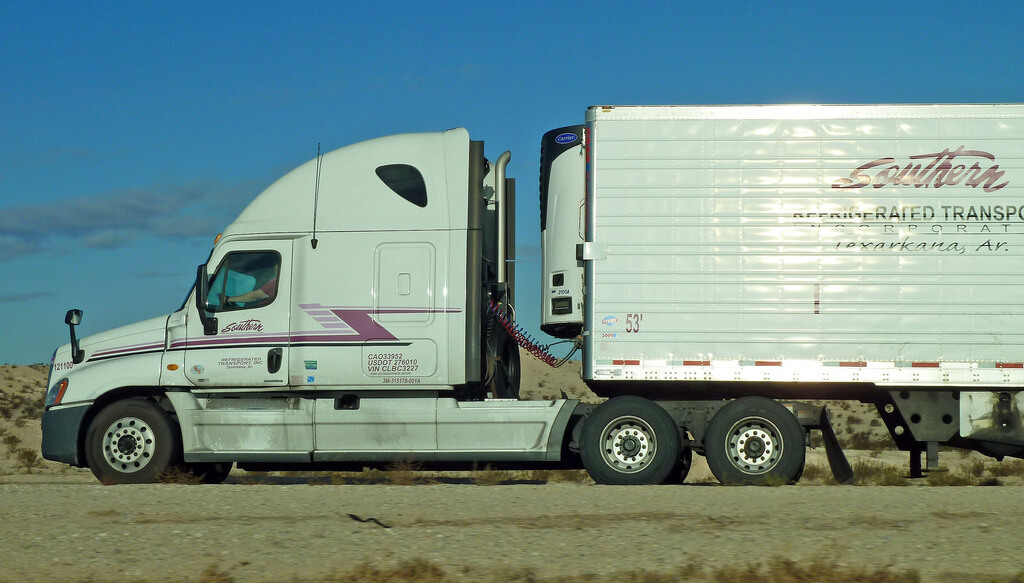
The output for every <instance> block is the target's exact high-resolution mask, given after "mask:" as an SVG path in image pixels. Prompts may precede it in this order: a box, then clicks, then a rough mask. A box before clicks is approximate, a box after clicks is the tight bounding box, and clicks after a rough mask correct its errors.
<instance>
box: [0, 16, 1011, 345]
mask: <svg viewBox="0 0 1024 583" xmlns="http://www.w3.org/2000/svg"><path fill="white" fill-rule="evenodd" d="M1022 21H1024V2H1020V1H1019V0H1017V1H1010V2H983V1H979V2H974V3H952V4H951V3H941V2H939V3H936V2H895V1H892V2H884V3H883V2H855V3H854V2H848V3H833V2H772V1H765V2H728V1H723V2H711V3H690V2H680V1H677V2H664V3H661V2H649V3H626V2H600V1H591V2H586V3H576V2H557V3H555V2H505V3H500V4H499V3H488V2H444V3H440V2H437V3H431V2H386V1H385V2H374V3H342V2H334V3H319V2H304V3H301V4H299V3H272V2H259V3H245V4H242V3H237V4H236V3H224V4H220V3H209V2H201V3H189V2H180V3H178V2H175V3H78V2H69V3H62V2H45V3H30V2H25V3H20V2H6V3H2V4H0V63H2V66H0V363H15V364H28V363H34V362H49V358H50V354H51V353H52V351H53V349H54V348H55V347H56V346H57V345H58V344H61V343H64V342H66V341H67V327H66V326H64V324H63V316H64V312H65V311H66V310H67V309H68V308H72V307H77V308H81V309H83V310H84V311H85V319H84V322H83V325H82V326H81V328H80V333H82V334H91V333H95V332H99V331H102V330H105V329H108V328H112V327H115V326H119V325H122V324H127V323H130V322H134V321H137V320H141V319H144V318H147V317H150V316H156V315H160V314H166V313H169V312H171V311H173V310H174V309H176V308H177V307H178V306H179V305H180V304H181V301H182V299H183V298H184V295H185V293H186V292H187V291H188V288H189V285H190V284H191V282H192V279H193V278H194V274H195V266H196V265H198V264H199V263H201V262H202V261H203V260H204V259H205V257H206V255H207V253H208V252H209V248H210V246H211V244H212V241H213V237H214V236H215V235H216V234H217V233H218V232H220V231H221V230H222V229H223V228H224V227H225V226H226V225H227V224H229V223H230V222H231V220H232V219H233V217H234V216H235V215H236V214H237V212H238V211H240V210H241V209H242V208H244V206H245V205H246V204H247V203H248V201H249V200H251V199H252V198H253V197H254V196H255V195H257V194H258V193H259V192H260V191H261V190H262V189H263V188H265V187H266V186H268V185H269V184H270V183H271V182H273V181H274V180H275V179H276V178H278V177H279V176H281V175H282V174H284V173H285V172H287V171H288V170H290V169H291V168H293V167H295V166H297V165H299V164H301V163H303V162H305V161H306V160H308V159H311V158H313V157H314V155H315V153H316V144H317V142H321V143H322V144H323V148H324V149H325V150H331V149H334V148H338V147H341V146H344V145H347V144H351V143H354V142H358V141H361V140H364V139H368V138H373V137H377V136H382V135H387V134H393V133H400V132H411V131H438V130H444V129H447V128H451V127H456V126H463V127H466V128H468V129H469V131H470V135H471V136H472V137H473V138H474V139H482V140H485V141H486V153H487V155H488V157H490V158H492V159H493V158H494V157H496V156H497V155H498V154H500V153H501V152H502V151H503V150H505V149H509V150H511V151H512V162H511V164H510V165H509V175H510V176H513V177H515V178H516V179H517V194H518V202H519V204H518V209H517V210H518V212H517V220H518V224H519V228H518V238H517V243H518V245H519V256H520V265H519V267H518V292H517V293H518V304H519V305H518V310H517V312H518V314H519V318H520V321H521V322H522V323H523V324H525V325H526V327H527V328H528V329H531V330H534V336H537V337H538V338H542V339H543V338H545V337H544V336H543V335H542V334H540V333H539V332H536V330H537V328H538V320H539V315H538V314H539V298H538V296H539V294H538V291H537V288H538V286H539V271H540V262H539V225H538V217H537V215H538V210H537V209H538V207H537V203H536V200H537V198H536V196H537V192H536V189H537V186H536V185H537V182H538V168H537V161H538V157H539V144H540V138H541V136H542V135H543V133H544V132H545V131H547V130H549V129H553V128H555V127H559V126H562V125H569V124H573V123H580V122H582V121H583V116H584V112H585V109H586V107H587V106H589V105H602V104H717V103H722V104H730V103H817V102H827V103H873V102H895V103H900V102H1020V101H1022V100H1024V41H1022V40H1021V38H1020V32H1019V27H1020V23H1021V22H1022Z"/></svg>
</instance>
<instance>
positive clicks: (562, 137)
mask: <svg viewBox="0 0 1024 583" xmlns="http://www.w3.org/2000/svg"><path fill="white" fill-rule="evenodd" d="M578 139H580V137H579V136H577V135H576V134H573V133H569V132H566V133H564V134H558V135H557V136H555V143H556V144H563V145H564V144H571V143H573V142H575V141H576V140H578Z"/></svg>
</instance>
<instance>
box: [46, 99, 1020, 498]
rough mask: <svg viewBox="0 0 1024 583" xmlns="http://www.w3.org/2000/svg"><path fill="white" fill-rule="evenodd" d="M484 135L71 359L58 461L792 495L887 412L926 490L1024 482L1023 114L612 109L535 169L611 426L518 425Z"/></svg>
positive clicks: (508, 306)
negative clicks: (846, 435)
mask: <svg viewBox="0 0 1024 583" xmlns="http://www.w3.org/2000/svg"><path fill="white" fill-rule="evenodd" d="M508 159H509V155H508V153H505V154H502V155H501V156H499V157H497V159H496V160H495V161H494V163H493V164H492V163H489V162H488V161H487V160H486V159H485V158H484V156H483V144H482V142H474V141H471V140H470V139H469V135H468V133H467V132H466V131H465V130H462V129H457V130H451V131H448V132H444V133H437V134H411V135H400V136H392V137H388V138H381V139H377V140H371V141H369V142H364V143H361V144H356V145H353V146H349V147H346V148H342V149H340V150H337V151H334V152H331V153H329V154H327V155H325V156H323V157H322V158H320V157H318V158H317V159H316V160H313V161H310V162H308V163H306V164H305V165H303V166H300V167H299V168H297V169H296V170H294V171H292V172H291V173H289V174H288V175H286V176H284V177H283V178H281V179H280V180H279V181H278V182H276V183H275V184H273V185H271V186H270V187H269V188H268V189H267V190H266V191H264V192H263V193H262V194H261V195H259V196H258V197H257V198H256V199H255V200H254V201H253V202H252V203H251V204H250V205H249V207H248V208H246V209H245V210H244V211H243V212H242V214H241V215H240V216H239V217H238V218H237V219H236V220H235V222H234V223H232V224H231V225H230V226H229V227H228V228H227V229H226V230H225V231H224V233H223V235H222V236H220V237H219V239H218V240H217V242H216V243H215V245H214V248H213V250H212V252H211V255H210V257H209V259H208V260H207V262H206V263H205V264H203V265H202V266H200V267H199V270H198V273H197V277H196V285H195V287H194V289H193V291H192V292H191V293H190V295H189V299H188V300H187V301H186V302H185V304H184V305H183V306H182V307H181V308H180V309H179V310H178V311H176V312H174V313H172V314H170V315H168V316H162V317H160V318H156V319H153V320H149V321H146V322H142V323H139V324H135V325H132V326H127V327H124V328H119V329H116V330H112V331H109V332H106V333H102V334H98V335H94V336H90V337H87V338H84V339H82V340H81V341H79V340H78V339H77V338H76V334H75V327H76V326H77V325H78V323H79V322H80V320H81V312H80V311H78V310H72V311H70V312H69V313H68V315H67V319H66V322H67V323H68V324H69V325H70V330H71V342H70V343H69V344H67V345H64V346H62V347H60V348H58V349H57V351H56V352H55V354H54V358H53V363H52V365H51V374H50V381H49V383H48V384H49V386H50V388H49V391H48V394H47V399H46V411H45V413H44V417H43V454H44V457H46V458H47V459H51V460H56V461H62V462H66V463H69V464H72V465H79V466H82V465H87V466H88V467H90V468H91V469H92V471H93V473H94V474H95V475H96V476H97V478H99V479H100V480H101V481H104V482H111V483H119V482H146V481H152V480H155V479H157V478H158V477H159V476H160V474H161V473H162V472H163V471H165V470H166V469H168V468H170V467H183V468H186V469H188V470H190V471H193V472H195V473H196V474H198V475H200V476H201V477H203V478H204V479H206V480H207V481H218V480H222V479H223V478H224V477H225V476H226V473H227V471H229V470H230V468H231V467H232V464H235V463H237V464H238V465H239V466H240V467H243V468H251V469H285V468H287V469H296V468H307V469H312V468H322V469H330V468H338V469H351V468H362V467H365V466H380V465H386V464H389V463H394V462H401V461H409V462H416V463H419V464H422V467H424V468H430V467H438V468H472V467H485V466H491V467H540V466H544V467H584V468H586V469H587V471H588V472H589V473H590V474H591V476H592V477H593V478H594V479H595V480H596V481H598V482H600V483H610V484H651V483H661V482H665V481H678V480H680V479H681V478H683V477H685V473H686V470H687V468H688V467H689V462H690V459H691V456H692V454H693V453H694V452H696V453H698V454H702V455H704V456H706V458H707V461H708V465H709V466H710V468H711V470H712V471H713V472H714V474H715V475H716V477H718V478H719V480H720V481H722V482H723V483H727V484H759V483H779V482H793V481H796V480H798V479H799V476H800V474H801V472H802V470H803V466H804V453H805V442H806V438H807V434H808V432H809V431H810V430H812V429H817V430H820V431H821V432H822V434H823V436H824V443H825V447H826V451H827V453H828V454H829V455H828V457H829V461H830V462H831V465H832V468H833V472H834V473H835V474H836V477H837V479H838V480H839V481H840V482H845V481H848V480H849V479H850V478H851V477H852V473H851V472H850V468H849V465H848V464H847V463H846V460H845V458H844V457H843V454H842V452H841V450H840V448H839V445H838V441H837V440H836V437H835V435H834V433H833V431H832V429H831V427H830V425H829V421H828V413H827V411H826V410H825V409H824V407H821V406H817V405H815V404H809V403H806V402H804V401H807V400H814V401H816V400H821V399H856V400H861V401H865V402H869V403H874V404H875V405H877V407H878V410H879V412H880V414H881V416H882V419H883V420H884V422H885V423H886V425H887V427H888V428H889V430H890V433H891V434H892V435H893V438H894V440H895V441H896V444H897V445H898V446H899V447H900V448H901V449H905V450H908V451H909V452H911V466H912V467H911V469H912V471H914V472H918V473H919V472H920V469H921V468H920V460H921V454H922V453H924V452H927V456H926V459H927V463H928V466H929V467H935V466H936V465H937V462H938V459H937V457H938V446H939V445H941V444H945V445H950V446H956V447H962V448H967V449H974V450H977V451H981V452H983V453H986V454H988V455H991V456H994V457H998V458H1002V457H1004V456H1016V457H1024V423H1022V415H1021V413H1020V409H1021V406H1022V405H1024V396H1022V395H1021V393H1020V389H1021V387H1022V386H1024V332H1022V331H1021V330H1022V324H1024V295H1022V293H1021V292H1020V291H1019V290H1020V287H1019V284H1020V283H1021V277H1022V276H1021V275H1019V272H1020V265H1021V261H1022V257H1024V190H1022V187H1021V185H1020V181H1021V180H1024V106H1019V105H862V106H815V105H806V106H804V105H799V106H798V105H792V106H789V105H787V106H729V107H688V106H678V107H632V106H631V107H592V108H590V109H589V110H588V111H587V116H586V124H585V125H579V126H569V127H566V128H560V129H558V130H554V131H552V132H548V133H547V134H546V135H545V136H544V138H543V141H542V149H541V181H540V182H541V228H542V235H541V236H542V248H543V253H542V255H543V261H542V277H543V284H542V287H543V289H542V292H543V300H542V301H543V310H542V329H543V330H544V331H545V332H547V333H549V334H551V335H553V336H555V337H558V338H569V339H578V341H579V343H580V344H581V345H582V349H583V356H582V358H583V378H584V380H585V381H586V382H587V384H588V385H589V386H590V387H591V389H592V390H594V392H595V393H597V394H598V395H601V396H606V397H610V398H609V399H608V400H607V401H605V402H604V403H602V404H600V405H590V404H583V403H580V402H578V401H576V400H572V399H564V398H563V399H556V400H551V401H524V400H519V399H518V382H519V378H518V377H519V373H518V370H519V361H518V354H519V353H518V350H517V347H516V345H515V341H514V340H515V338H516V337H517V336H518V334H517V333H516V330H515V328H514V324H512V323H511V322H510V320H511V318H510V314H512V313H513V311H512V306H513V304H514V293H513V292H514V286H513V285H512V282H513V280H514V277H513V274H512V272H511V266H512V265H513V259H514V257H513V256H512V255H513V249H514V242H513V234H514V232H515V225H514V220H513V217H514V207H513V204H514V190H515V189H514V183H513V182H512V181H511V180H510V179H508V178H506V177H505V166H506V164H507V162H508Z"/></svg>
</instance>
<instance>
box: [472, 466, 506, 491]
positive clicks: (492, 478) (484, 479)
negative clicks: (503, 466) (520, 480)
mask: <svg viewBox="0 0 1024 583" xmlns="http://www.w3.org/2000/svg"><path fill="white" fill-rule="evenodd" d="M512 479H513V478H512V476H511V474H509V473H508V472H503V471H500V470H492V469H491V466H487V467H485V468H484V469H482V470H478V471H475V472H473V483H474V484H476V485H477V486H497V485H498V484H501V483H502V482H507V481H509V480H512Z"/></svg>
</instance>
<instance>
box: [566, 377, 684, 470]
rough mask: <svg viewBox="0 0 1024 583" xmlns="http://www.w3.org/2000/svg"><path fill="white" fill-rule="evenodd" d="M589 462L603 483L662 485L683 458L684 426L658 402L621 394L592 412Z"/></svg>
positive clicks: (586, 433) (587, 426) (586, 445)
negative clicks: (680, 427) (682, 438)
mask: <svg viewBox="0 0 1024 583" xmlns="http://www.w3.org/2000/svg"><path fill="white" fill-rule="evenodd" d="M581 439H582V443H581V444H580V457H581V458H582V459H583V467H585V468H586V469H587V473H589V474H590V477H592V478H593V479H594V481H595V482H597V483H598V484H660V483H662V482H664V481H665V480H666V478H668V477H669V475H670V474H671V473H672V472H673V471H674V470H675V469H676V467H677V464H678V463H679V462H680V460H681V456H680V451H679V447H680V443H679V442H680V440H679V428H678V427H676V424H675V421H673V420H672V417H671V416H669V414H668V413H666V412H665V410H664V409H662V408H661V407H659V406H658V405H657V404H656V403H654V402H652V401H649V400H647V399H643V398H640V397H631V396H627V397H616V398H614V399H610V400H608V401H606V402H604V403H602V404H601V405H599V406H598V407H597V408H596V409H594V412H593V413H591V414H590V416H589V417H587V419H586V421H585V422H584V425H583V433H582V436H581Z"/></svg>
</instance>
